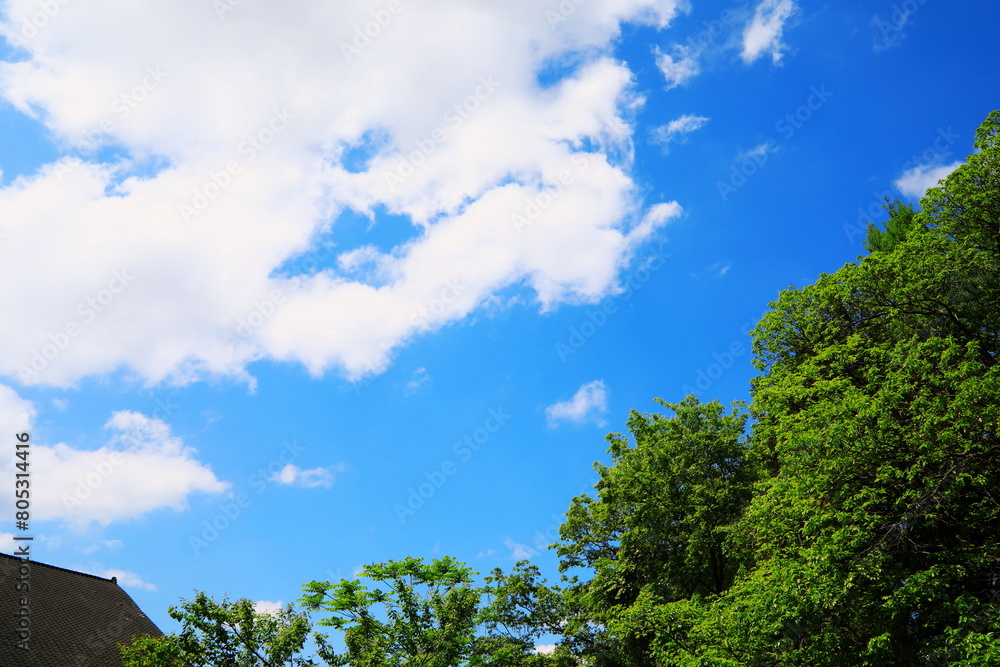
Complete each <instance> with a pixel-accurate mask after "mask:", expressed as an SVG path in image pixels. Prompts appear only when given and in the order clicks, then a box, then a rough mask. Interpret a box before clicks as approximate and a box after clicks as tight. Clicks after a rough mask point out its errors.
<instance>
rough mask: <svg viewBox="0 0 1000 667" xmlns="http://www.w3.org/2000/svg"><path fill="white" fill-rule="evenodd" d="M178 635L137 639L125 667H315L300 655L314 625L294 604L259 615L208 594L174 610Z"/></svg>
mask: <svg viewBox="0 0 1000 667" xmlns="http://www.w3.org/2000/svg"><path fill="white" fill-rule="evenodd" d="M169 613H170V616H171V618H173V619H174V620H177V621H180V622H181V623H182V624H183V628H182V630H181V632H180V634H177V635H167V636H164V637H148V636H144V637H139V638H137V639H136V640H134V641H133V642H132V643H131V644H129V645H123V646H121V647H120V651H121V655H122V663H123V665H124V667H313V666H315V665H316V663H315V662H313V661H312V660H309V659H306V658H302V657H300V656H299V653H300V652H301V651H302V648H303V646H304V644H305V641H306V638H307V637H308V635H309V631H310V628H311V624H310V623H309V620H308V619H307V618H306V617H305V616H304V615H302V614H301V613H295V612H294V611H293V609H292V606H291V605H288V606H286V607H285V608H284V609H282V610H281V611H279V612H278V613H275V614H270V613H263V612H258V611H257V610H256V609H254V605H253V602H251V601H250V600H247V599H241V600H237V601H236V602H229V601H228V600H226V599H223V601H222V602H221V603H219V602H215V601H214V600H212V599H211V598H209V597H208V596H207V595H206V594H205V593H198V594H197V595H195V597H194V599H193V600H185V601H183V602H182V604H181V607H180V609H178V608H176V607H171V608H170V611H169Z"/></svg>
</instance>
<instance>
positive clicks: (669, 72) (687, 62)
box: [654, 46, 701, 90]
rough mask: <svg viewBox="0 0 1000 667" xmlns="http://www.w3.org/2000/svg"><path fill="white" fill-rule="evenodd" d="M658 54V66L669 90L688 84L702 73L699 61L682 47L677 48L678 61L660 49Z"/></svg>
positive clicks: (656, 52)
mask: <svg viewBox="0 0 1000 667" xmlns="http://www.w3.org/2000/svg"><path fill="white" fill-rule="evenodd" d="M654 53H655V54H656V66H657V67H658V68H659V69H660V72H661V73H662V74H663V78H664V79H666V80H667V90H670V89H671V88H675V87H677V86H681V85H683V84H685V83H687V82H688V81H689V80H690V79H692V78H694V77H695V76H697V75H698V74H699V73H700V72H701V68H700V66H699V65H698V61H697V59H696V58H694V56H692V55H689V54H688V52H687V50H686V49H685V48H684V47H682V46H677V47H675V53H676V55H677V59H676V60H675V59H674V58H673V57H672V56H671V55H670V54H668V53H663V52H661V51H660V50H659V49H657V50H656V51H655V52H654Z"/></svg>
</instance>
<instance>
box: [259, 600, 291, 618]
mask: <svg viewBox="0 0 1000 667" xmlns="http://www.w3.org/2000/svg"><path fill="white" fill-rule="evenodd" d="M284 607H285V605H284V604H282V602H281V600H278V601H277V602H268V601H267V600H258V601H256V602H254V603H253V609H254V611H256V612H257V613H258V614H271V615H272V616H276V615H278V614H280V613H281V610H282V609H284Z"/></svg>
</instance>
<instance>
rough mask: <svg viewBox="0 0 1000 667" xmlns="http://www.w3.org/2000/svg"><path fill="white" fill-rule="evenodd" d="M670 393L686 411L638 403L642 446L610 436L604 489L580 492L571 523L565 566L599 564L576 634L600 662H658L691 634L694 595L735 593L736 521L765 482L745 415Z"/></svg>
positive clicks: (578, 600) (636, 434) (579, 598)
mask: <svg viewBox="0 0 1000 667" xmlns="http://www.w3.org/2000/svg"><path fill="white" fill-rule="evenodd" d="M659 402H660V404H661V405H663V406H664V407H666V408H668V409H670V410H672V411H673V412H674V413H675V415H674V416H673V417H665V416H663V415H659V414H647V415H644V414H641V413H639V412H636V411H633V412H632V413H631V416H630V418H629V420H628V427H629V430H630V431H631V434H632V438H633V440H634V445H633V444H631V443H630V442H629V440H628V438H626V437H624V436H622V435H620V434H611V435H609V436H608V442H609V443H610V447H609V449H608V451H609V453H610V454H611V458H612V465H611V466H604V465H601V464H595V468H596V469H597V472H598V474H599V475H600V480H599V481H598V483H597V485H596V489H597V496H598V497H597V498H591V497H590V496H587V495H581V496H578V497H577V498H574V499H573V502H572V505H571V506H570V509H569V511H568V512H567V519H566V522H565V523H564V524H563V526H562V527H561V528H560V537H561V540H562V541H561V542H560V544H559V545H558V553H559V555H560V557H561V559H562V560H561V565H560V568H561V569H562V570H563V571H566V570H568V569H570V568H578V567H583V568H587V569H589V570H591V571H592V572H593V578H592V579H590V580H589V581H588V582H587V583H586V584H584V585H577V586H576V587H575V588H574V589H572V590H571V599H573V600H574V601H575V605H574V607H575V609H576V610H577V613H576V614H575V617H574V620H573V622H572V623H571V624H570V626H569V628H568V629H567V635H568V636H569V640H568V641H569V643H570V645H571V646H573V647H574V650H575V651H576V652H579V653H581V654H582V655H584V656H587V657H589V658H590V659H591V660H592V661H593V662H596V663H597V664H616V665H617V664H620V665H644V664H649V659H650V656H651V655H652V654H656V653H657V652H659V651H661V650H662V648H663V646H664V645H665V644H672V643H674V642H676V641H682V640H681V639H680V636H681V635H682V634H683V632H682V631H681V628H682V627H683V626H684V624H685V623H686V622H687V620H688V619H687V617H688V615H689V613H690V608H689V606H688V605H687V602H688V601H690V600H697V599H701V598H712V597H714V596H718V595H719V594H721V593H723V592H724V591H726V590H727V589H728V588H729V586H730V585H731V584H732V581H733V579H734V577H735V576H736V574H737V572H738V571H739V570H740V567H741V565H742V557H741V554H740V552H739V550H738V549H737V548H736V545H737V543H738V542H739V540H737V539H735V536H734V535H733V534H732V532H731V530H732V528H733V526H734V524H735V522H736V521H737V520H738V519H739V517H740V515H741V513H742V511H743V508H744V507H745V506H746V504H747V503H748V502H749V499H750V493H751V487H752V483H753V479H754V475H753V473H752V471H751V470H750V468H749V466H748V465H747V461H746V453H747V446H746V441H745V439H744V437H743V432H744V428H745V423H746V419H747V417H746V415H745V414H744V413H742V412H741V411H739V410H738V409H734V411H733V412H732V413H730V414H726V412H725V409H724V408H723V406H722V405H721V404H719V403H718V402H712V403H701V402H699V401H698V400H697V399H696V398H695V397H694V396H689V397H687V398H685V399H684V400H683V401H682V402H680V403H677V404H670V403H665V402H663V401H659Z"/></svg>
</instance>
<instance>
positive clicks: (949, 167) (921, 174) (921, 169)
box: [893, 161, 965, 199]
mask: <svg viewBox="0 0 1000 667" xmlns="http://www.w3.org/2000/svg"><path fill="white" fill-rule="evenodd" d="M963 164H965V163H964V162H962V161H958V162H953V163H951V164H924V165H918V166H916V167H913V168H911V169H907V170H906V171H904V172H903V173H902V175H900V176H899V178H897V179H896V180H895V181H894V182H893V185H895V186H896V189H897V190H899V191H900V192H902V193H903V195H905V196H907V197H910V198H911V199H920V198H921V197H923V196H924V194H925V193H926V192H927V190H928V188H933V187H935V186H937V184H938V181H940V180H941V179H943V178H947V177H948V174H950V173H951V172H953V171H955V170H956V169H958V168H959V167H961V166H962V165H963Z"/></svg>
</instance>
